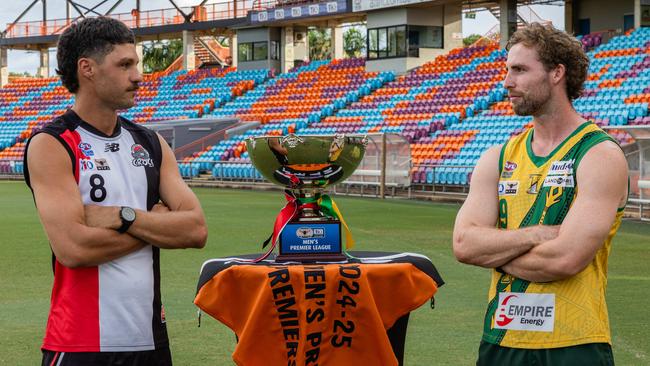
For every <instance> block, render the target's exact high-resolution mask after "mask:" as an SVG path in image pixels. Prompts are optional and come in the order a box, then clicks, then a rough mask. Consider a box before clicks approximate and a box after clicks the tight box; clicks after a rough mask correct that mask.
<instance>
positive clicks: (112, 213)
mask: <svg viewBox="0 0 650 366" xmlns="http://www.w3.org/2000/svg"><path fill="white" fill-rule="evenodd" d="M84 216H85V218H86V225H87V226H90V227H98V228H102V229H111V230H117V229H119V228H120V227H121V226H122V220H120V207H117V206H97V205H84Z"/></svg>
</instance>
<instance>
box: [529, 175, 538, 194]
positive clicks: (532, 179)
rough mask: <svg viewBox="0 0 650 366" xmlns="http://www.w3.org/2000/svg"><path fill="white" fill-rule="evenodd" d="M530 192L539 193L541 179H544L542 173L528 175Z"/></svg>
mask: <svg viewBox="0 0 650 366" xmlns="http://www.w3.org/2000/svg"><path fill="white" fill-rule="evenodd" d="M528 178H529V181H528V190H527V191H526V193H528V194H537V193H538V192H539V181H540V180H541V179H542V175H541V174H531V175H529V176H528Z"/></svg>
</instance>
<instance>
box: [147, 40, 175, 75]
mask: <svg viewBox="0 0 650 366" xmlns="http://www.w3.org/2000/svg"><path fill="white" fill-rule="evenodd" d="M142 53H143V56H142V59H143V60H142V63H143V69H144V72H146V73H150V72H156V71H163V70H165V69H166V68H167V67H169V65H171V64H172V62H174V61H176V59H177V58H178V57H179V56H180V55H182V54H183V42H182V41H181V40H180V39H172V40H165V41H154V42H148V43H145V44H143V46H142Z"/></svg>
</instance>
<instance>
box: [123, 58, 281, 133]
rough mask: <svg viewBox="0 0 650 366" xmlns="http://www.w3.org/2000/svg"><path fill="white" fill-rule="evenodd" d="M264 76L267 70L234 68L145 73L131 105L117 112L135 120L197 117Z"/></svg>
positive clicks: (263, 79) (252, 85)
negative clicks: (150, 74) (158, 75)
mask: <svg viewBox="0 0 650 366" xmlns="http://www.w3.org/2000/svg"><path fill="white" fill-rule="evenodd" d="M268 77H269V71H268V70H252V71H235V69H234V68H227V69H219V68H212V69H198V70H193V71H189V72H188V71H175V72H172V73H171V74H169V75H165V76H162V77H151V76H145V78H144V80H143V82H142V83H141V84H140V90H138V93H137V97H136V105H135V107H133V108H130V109H129V110H127V111H124V112H122V113H121V114H122V116H124V117H125V118H128V119H130V120H132V121H134V122H137V123H145V122H152V121H164V120H177V119H187V118H199V117H201V116H203V115H204V114H207V113H209V112H211V111H212V110H213V109H214V108H215V107H219V106H221V105H222V104H224V103H226V102H228V101H230V100H231V99H232V98H234V97H237V96H240V95H242V94H243V93H245V92H246V91H248V90H250V89H253V88H254V87H255V86H256V85H257V84H259V83H262V82H264V81H265V80H266V79H267V78H268Z"/></svg>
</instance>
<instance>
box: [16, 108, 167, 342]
mask: <svg viewBox="0 0 650 366" xmlns="http://www.w3.org/2000/svg"><path fill="white" fill-rule="evenodd" d="M39 133H47V134H49V135H51V136H54V137H55V138H56V139H57V140H58V141H60V142H61V144H63V146H64V147H65V149H66V150H67V152H68V154H69V155H70V159H71V161H72V170H73V171H72V172H71V174H73V175H74V177H75V179H76V181H77V183H78V185H79V191H80V193H81V199H82V201H83V203H84V204H94V205H102V206H129V207H133V208H134V209H139V210H150V209H151V208H152V207H153V205H154V204H156V203H157V202H158V201H159V199H160V197H159V192H158V188H159V180H160V166H161V161H162V150H161V147H160V142H159V140H158V137H157V135H156V134H155V133H154V132H153V131H150V130H148V129H145V128H143V127H141V126H138V125H136V124H134V123H132V122H130V121H127V120H126V119H123V118H121V117H120V118H119V119H118V124H117V127H116V129H115V132H114V134H113V135H112V136H107V135H105V134H103V133H102V132H100V131H98V130H97V129H95V128H94V127H93V126H91V125H90V124H88V123H86V122H84V121H82V120H81V119H80V118H79V116H78V115H77V114H76V113H75V112H73V111H72V110H69V111H67V112H66V113H65V114H63V115H62V116H60V117H58V118H56V119H55V120H54V121H53V122H51V123H50V124H48V125H46V126H45V127H44V128H43V130H41V131H40V132H39ZM30 141H31V140H30ZM28 151H29V142H28V145H27V149H26V152H25V181H26V182H27V185H28V186H30V189H31V185H30V180H29V170H28V165H27V153H28ZM159 256H160V252H159V248H157V247H153V246H151V245H148V246H145V247H144V248H142V249H140V250H138V251H136V252H133V253H130V254H128V255H125V256H123V257H121V258H118V259H115V260H112V261H110V262H107V263H104V264H101V265H98V266H94V267H85V268H75V269H72V268H67V267H65V266H63V265H62V264H61V263H59V261H58V260H56V257H55V256H54V255H53V256H52V261H53V271H54V284H53V288H52V299H51V305H50V313H49V317H48V321H47V328H46V333H45V338H44V341H43V346H42V348H43V349H47V350H51V351H60V352H121V351H144V350H153V349H156V348H160V347H162V346H167V345H168V339H167V330H166V325H165V319H164V311H163V307H162V303H161V300H160V263H159Z"/></svg>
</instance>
